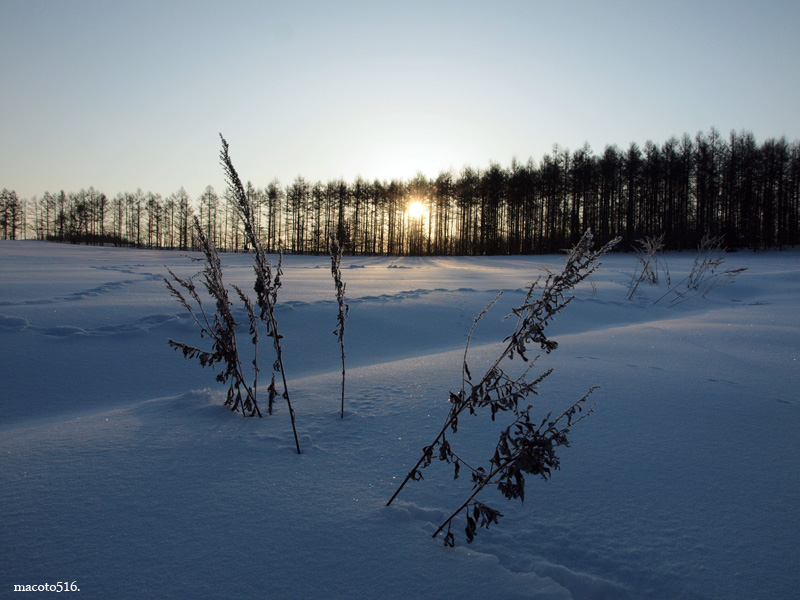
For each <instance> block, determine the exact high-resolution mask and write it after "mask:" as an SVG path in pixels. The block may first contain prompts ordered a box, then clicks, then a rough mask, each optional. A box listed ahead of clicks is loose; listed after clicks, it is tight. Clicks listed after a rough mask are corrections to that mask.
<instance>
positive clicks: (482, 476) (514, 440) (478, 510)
mask: <svg viewBox="0 0 800 600" xmlns="http://www.w3.org/2000/svg"><path fill="white" fill-rule="evenodd" d="M617 243H619V238H617V239H615V240H613V241H611V242H609V243H608V244H606V245H605V246H603V247H602V248H601V249H599V250H597V251H592V247H593V236H592V233H591V231H587V232H586V233H585V234H584V235H583V237H582V238H581V240H580V241H579V242H578V244H577V245H576V246H575V247H574V248H572V250H570V251H569V254H568V256H567V261H566V264H565V266H564V268H563V270H562V271H561V272H560V273H549V274H548V276H547V278H546V279H545V282H544V284H542V285H539V281H537V282H534V283H533V284H532V285H531V286H530V288H529V289H528V293H527V295H526V298H525V301H524V302H523V304H522V305H521V306H519V307H517V308H515V309H514V310H513V311H512V313H511V315H509V316H510V317H511V316H512V315H513V317H516V326H515V327H514V330H513V331H512V333H511V334H510V335H509V336H508V337H506V338H505V340H504V342H505V344H506V345H505V346H504V348H503V350H502V351H501V352H500V354H499V356H498V357H497V358H496V359H495V361H494V362H493V363H492V364H491V366H490V367H489V368H488V370H487V371H486V372H485V374H484V375H483V376H482V377H481V378H480V379H479V380H477V381H475V380H474V379H473V377H472V374H471V373H470V370H469V366H468V364H467V351H468V349H469V343H470V339H471V337H472V332H473V331H474V328H475V326H476V325H477V323H478V322H479V321H480V320H481V319H482V318H483V316H484V315H485V314H486V312H487V311H488V310H489V308H490V307H491V306H492V305H493V304H494V302H496V301H497V298H495V300H493V301H492V302H491V303H490V304H489V305H488V306H487V307H486V308H485V309H484V310H483V311H481V313H480V314H479V315H478V316H477V317H476V318H475V321H474V322H473V325H472V329H471V330H470V333H469V336H468V339H467V348H466V349H465V353H464V360H463V363H462V384H461V390H460V391H459V392H458V393H452V392H451V393H450V410H449V412H448V415H447V418H446V419H445V422H444V425H443V426H442V428H441V430H440V431H439V433H438V435H437V436H436V437H435V438H434V440H433V442H431V444H430V445H428V446H425V447H424V448H423V449H422V456H421V457H420V458H419V460H418V461H417V462H416V464H415V465H414V466H413V467H412V468H411V470H410V471H409V473H408V475H406V477H405V479H404V480H403V482H402V483H401V484H400V486H399V487H398V489H397V490H396V491H395V493H394V494H393V495H392V497H391V498H390V499H389V501H388V502H387V506H388V505H390V504H391V503H392V502H393V501H394V499H395V498H396V497H397V495H398V494H399V493H400V491H401V490H402V489H403V488H404V487H405V485H406V484H407V483H408V482H409V481H410V480H414V481H419V480H420V479H422V478H423V477H422V473H421V469H424V468H425V467H428V466H429V465H430V464H431V462H432V460H433V458H434V457H437V458H438V459H439V460H441V461H445V462H447V463H450V464H452V465H453V469H454V477H455V478H458V476H459V472H460V470H461V466H462V465H464V466H465V467H466V468H467V469H469V470H470V471H471V473H472V481H473V488H472V493H471V494H470V495H469V496H468V498H467V500H466V501H465V502H463V503H462V504H461V506H459V507H458V508H457V509H456V510H455V511H454V512H453V513H452V514H451V515H450V516H449V517H448V518H447V519H446V520H445V521H444V522H443V523H442V524H441V526H440V527H439V528H438V529H437V530H436V532H435V533H434V537H436V536H438V535H439V534H440V533H442V531H444V530H445V528H446V529H447V532H446V534H445V537H444V542H445V544H446V545H448V546H453V545H454V544H455V538H454V535H453V533H452V532H451V523H452V521H453V519H454V518H455V517H456V516H458V515H459V514H460V513H462V512H465V511H466V516H467V519H466V521H467V526H466V529H465V531H466V537H467V541H468V542H471V541H472V539H473V538H474V536H475V533H476V529H477V527H478V526H483V527H488V526H489V525H490V524H492V523H496V522H497V521H498V518H499V517H501V516H502V513H500V512H499V511H497V510H495V509H493V508H491V507H489V506H488V505H486V504H484V503H483V502H480V501H478V500H476V496H477V495H478V494H479V493H480V492H481V491H482V490H483V489H484V488H485V487H486V486H488V485H490V484H491V485H495V486H496V487H497V489H498V490H499V491H500V492H501V493H502V494H503V495H504V496H505V497H506V498H509V499H512V498H519V499H520V500H524V489H525V487H524V486H525V477H524V476H525V474H530V475H539V476H541V477H543V478H545V479H546V478H547V477H549V475H550V473H551V471H552V470H553V469H558V468H559V461H558V457H557V456H556V454H555V448H557V447H558V446H561V445H567V444H568V441H567V437H566V436H567V433H568V432H569V429H570V427H571V426H572V425H574V424H575V423H577V422H578V421H580V420H581V419H582V418H584V417H585V416H586V415H588V414H589V413H590V412H591V410H592V409H591V408H590V409H589V410H588V412H586V413H584V414H583V416H581V417H578V418H575V416H576V415H577V414H578V413H581V412H582V411H583V410H584V405H585V403H586V400H587V399H588V397H589V394H591V393H592V391H594V388H592V389H591V390H590V391H589V392H588V393H587V394H586V395H585V396H583V397H582V398H581V399H580V400H578V401H577V402H575V403H574V404H573V405H572V406H570V407H569V408H568V409H567V410H565V411H564V412H563V413H561V414H560V415H559V416H558V417H556V418H555V419H551V414H548V415H547V416H546V417H545V418H544V419H543V420H542V421H541V422H538V423H536V422H534V421H533V420H532V417H531V414H530V411H531V409H532V406H531V405H525V406H524V407H521V406H520V403H521V402H523V401H525V400H527V399H528V398H530V396H532V395H537V394H538V386H539V384H540V383H541V382H542V381H543V380H544V379H545V378H546V377H547V376H548V375H550V373H551V372H552V370H548V371H545V372H544V373H542V374H540V375H539V376H538V377H536V378H534V379H532V380H531V379H530V377H529V374H530V371H531V369H532V367H533V364H534V363H535V362H536V359H537V358H538V356H536V357H533V358H531V357H529V356H528V353H529V351H530V349H531V348H535V350H536V351H538V350H543V351H544V352H545V353H546V354H549V353H550V352H552V351H553V350H555V349H556V348H557V347H558V343H557V342H555V341H554V340H551V339H549V338H548V337H547V335H546V334H545V329H546V328H547V326H548V325H549V324H550V322H551V321H552V319H553V318H554V317H555V316H556V315H557V314H558V313H560V312H561V311H562V310H563V309H564V308H565V307H566V306H567V304H569V302H570V301H571V300H572V298H573V296H568V293H569V292H570V291H571V290H572V289H573V288H574V287H575V286H576V285H578V284H579V283H581V282H582V281H584V280H585V279H586V278H587V277H589V276H590V275H591V274H592V273H593V272H594V271H595V270H596V269H597V267H598V266H599V263H598V262H597V259H598V258H599V257H600V256H602V255H603V254H605V253H606V252H608V251H609V250H611V249H612V248H613V247H614V246H615V245H616V244H617ZM498 298H499V296H498ZM515 356H518V357H519V358H521V359H522V360H523V361H525V362H527V363H529V364H528V365H527V367H526V368H525V369H524V370H523V372H522V373H521V374H520V375H510V374H509V373H508V367H509V366H510V365H507V361H510V360H512V359H513V358H514V357H515ZM486 409H488V411H489V413H490V415H491V419H492V421H494V420H495V418H496V416H497V414H498V413H501V412H511V413H512V414H513V415H514V420H513V422H512V423H511V424H510V425H509V426H508V427H506V428H505V429H503V430H502V432H501V434H500V439H499V441H498V443H497V446H496V448H495V451H494V454H493V456H492V458H491V459H490V460H489V467H488V468H484V467H477V468H475V467H472V466H471V465H469V464H468V463H466V462H465V461H464V460H463V459H462V458H461V457H459V455H458V454H457V453H456V452H455V451H454V450H453V448H452V446H451V445H450V440H449V439H448V431H450V432H452V433H453V434H455V433H456V432H457V431H458V422H459V418H460V417H461V415H462V414H463V413H464V412H469V413H470V414H473V415H475V414H477V413H478V411H480V410H484V411H485V410H486Z"/></svg>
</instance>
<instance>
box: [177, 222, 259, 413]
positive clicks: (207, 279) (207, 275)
mask: <svg viewBox="0 0 800 600" xmlns="http://www.w3.org/2000/svg"><path fill="white" fill-rule="evenodd" d="M194 226H195V229H196V231H197V237H198V240H199V242H200V250H201V251H202V252H203V256H204V257H205V263H204V267H203V270H202V271H201V273H202V276H203V286H204V287H205V288H206V290H207V291H208V293H209V295H210V296H211V297H212V298H213V299H214V300H215V302H216V312H215V313H214V315H213V317H211V318H209V316H208V314H206V311H205V308H204V307H203V302H202V299H201V298H200V295H199V294H198V292H197V286H196V285H195V283H194V281H193V278H191V277H190V278H188V279H182V278H180V277H178V276H177V275H175V273H173V272H172V271H171V270H170V269H169V268H167V271H168V272H169V274H170V277H171V278H172V281H170V280H169V279H167V278H166V277H165V278H164V282H165V283H166V284H167V288H168V289H169V291H170V294H171V295H172V296H173V297H174V298H175V299H176V300H177V301H178V302H179V303H180V304H181V305H182V306H183V307H184V308H185V309H186V310H187V311H188V312H189V315H190V316H191V317H192V320H193V321H194V322H195V324H196V325H197V326H198V327H199V328H200V337H201V338H203V339H205V338H208V339H210V340H211V350H210V351H209V350H204V349H202V348H197V347H195V346H190V345H189V344H186V343H184V342H176V341H175V340H173V339H169V340H168V341H167V343H168V344H169V345H170V347H172V348H174V349H175V350H181V351H182V352H183V356H184V358H187V359H197V360H198V361H199V362H200V366H201V367H207V366H210V367H212V368H214V369H215V370H216V367H215V365H218V364H219V365H221V366H222V368H221V370H219V371H218V373H217V381H219V382H221V383H225V382H227V381H229V380H230V386H229V388H228V396H227V399H226V401H225V405H226V406H230V407H231V410H232V411H238V410H239V409H240V408H241V411H242V416H245V417H248V416H249V417H252V416H255V415H258V416H259V417H260V416H261V410H260V409H259V408H258V402H257V400H256V389H257V382H258V354H257V353H256V355H255V356H256V358H255V359H254V360H253V369H254V383H253V386H252V387H251V386H249V385H248V384H247V382H246V380H245V375H244V370H243V368H242V363H241V361H240V359H239V349H238V347H237V342H236V326H237V325H238V323H237V322H236V320H235V319H234V318H233V313H232V311H231V306H232V305H231V302H230V299H229V297H228V291H227V289H226V288H225V284H224V282H223V279H222V265H221V263H220V260H219V254H218V253H217V249H216V248H215V247H214V244H213V243H212V242H211V240H209V238H208V236H207V235H206V233H205V231H203V228H202V227H201V226H200V222H199V221H198V220H197V217H195V219H194ZM173 282H174V283H175V284H177V286H178V287H175V285H173ZM179 288H180V289H179ZM181 289H183V290H185V291H186V293H187V294H188V295H189V297H190V298H191V299H192V301H193V303H194V305H196V308H195V306H194V305H193V304H192V303H190V302H189V301H188V300H187V299H186V297H185V296H184V295H183V293H182V292H181ZM235 289H236V291H237V293H238V294H239V297H240V298H241V299H242V301H243V302H244V303H245V309H246V310H247V313H248V316H249V320H250V335H251V336H252V343H253V345H254V346H256V347H257V346H258V328H257V326H256V321H255V315H254V314H253V308H252V305H251V304H250V303H249V301H248V300H247V299H246V297H245V296H244V294H242V292H241V290H239V289H238V288H235Z"/></svg>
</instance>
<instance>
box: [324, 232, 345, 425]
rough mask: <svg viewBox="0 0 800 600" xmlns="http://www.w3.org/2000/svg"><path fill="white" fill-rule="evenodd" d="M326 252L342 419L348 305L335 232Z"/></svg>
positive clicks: (340, 252)
mask: <svg viewBox="0 0 800 600" xmlns="http://www.w3.org/2000/svg"><path fill="white" fill-rule="evenodd" d="M328 253H329V254H330V256H331V276H332V277H333V284H334V287H335V288H336V301H337V303H338V304H339V313H338V315H337V317H336V329H334V330H333V334H334V335H335V336H336V338H337V339H338V340H339V349H340V350H341V354H342V408H341V418H342V419H344V381H345V361H344V323H345V321H346V320H347V317H348V315H349V313H350V306H349V305H348V304H347V303H346V302H345V301H344V300H345V296H344V291H345V287H346V286H347V284H346V283H344V281H342V246H341V244H340V243H339V240H338V239H336V234H335V233H333V232H330V233H329V234H328Z"/></svg>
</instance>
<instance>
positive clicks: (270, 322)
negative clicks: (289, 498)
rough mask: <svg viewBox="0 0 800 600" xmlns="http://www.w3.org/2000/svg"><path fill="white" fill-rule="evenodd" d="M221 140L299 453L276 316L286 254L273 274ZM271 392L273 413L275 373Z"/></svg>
mask: <svg viewBox="0 0 800 600" xmlns="http://www.w3.org/2000/svg"><path fill="white" fill-rule="evenodd" d="M219 137H220V139H221V140H222V150H221V151H220V160H221V162H222V166H223V168H224V169H225V177H226V179H227V180H228V187H229V188H230V192H231V195H232V197H233V199H234V202H233V205H234V208H235V209H236V212H237V214H238V215H239V218H240V219H241V221H242V225H243V226H244V232H245V239H246V240H247V243H248V244H249V245H250V246H251V247H252V249H253V260H254V264H253V270H254V271H255V274H256V282H255V292H256V305H257V306H258V307H259V309H260V313H259V317H260V318H261V320H262V321H263V322H264V323H265V325H266V330H267V331H266V334H267V336H268V337H270V338H272V344H273V346H274V348H275V356H276V358H275V362H274V363H273V371H276V372H278V373H280V375H281V378H282V380H283V398H284V399H285V400H286V405H287V406H288V408H289V418H290V419H291V422H292V432H293V433H294V442H295V446H296V447H297V453H298V454H300V440H299V439H298V437H297V425H296V423H295V415H294V409H293V408H292V401H291V398H290V397H289V386H288V384H287V382H286V369H285V368H284V365H283V347H282V346H281V338H282V336H281V335H280V334H279V333H278V321H277V319H276V318H275V306H276V305H277V303H278V289H279V288H280V287H281V275H282V274H283V271H282V270H281V266H282V262H283V253H282V252H281V250H280V248H279V249H278V264H277V266H276V267H275V273H274V275H273V271H272V262H271V261H270V260H269V259H268V258H267V253H266V251H265V250H264V247H263V246H262V244H261V240H260V239H259V237H258V235H257V234H256V219H255V212H254V210H253V203H252V202H251V201H250V198H249V197H248V195H247V192H245V189H244V186H243V185H242V180H241V179H240V178H239V174H238V173H237V172H236V169H235V168H234V167H233V163H232V162H231V157H230V154H229V153H228V142H226V141H225V138H224V137H222V134H220V136H219ZM269 393H270V403H269V406H270V413H271V412H272V405H273V401H274V399H275V397H276V396H277V389H276V388H275V376H274V374H273V377H272V384H271V385H270V388H269Z"/></svg>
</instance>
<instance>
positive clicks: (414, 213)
mask: <svg viewBox="0 0 800 600" xmlns="http://www.w3.org/2000/svg"><path fill="white" fill-rule="evenodd" d="M406 210H407V211H408V216H409V217H411V218H412V219H419V218H420V217H421V216H422V215H424V214H425V213H426V212H427V210H426V208H425V205H424V204H423V203H422V202H417V201H416V200H415V201H414V202H409V204H408V207H407V208H406Z"/></svg>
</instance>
